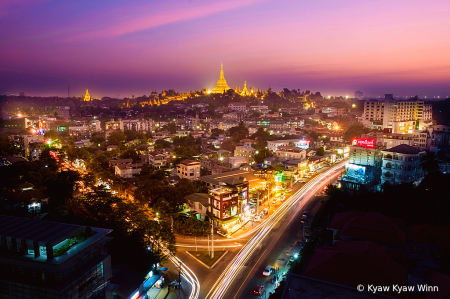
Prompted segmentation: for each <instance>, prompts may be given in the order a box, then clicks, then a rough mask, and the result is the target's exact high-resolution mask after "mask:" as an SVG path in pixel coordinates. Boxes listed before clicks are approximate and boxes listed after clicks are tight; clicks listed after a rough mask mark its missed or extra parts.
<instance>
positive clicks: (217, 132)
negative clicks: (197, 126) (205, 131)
mask: <svg viewBox="0 0 450 299" xmlns="http://www.w3.org/2000/svg"><path fill="white" fill-rule="evenodd" d="M224 132H225V131H224V130H221V129H217V128H214V129H211V136H210V137H211V138H216V137H218V136H219V135H220V134H223V133H224Z"/></svg>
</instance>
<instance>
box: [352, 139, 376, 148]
mask: <svg viewBox="0 0 450 299" xmlns="http://www.w3.org/2000/svg"><path fill="white" fill-rule="evenodd" d="M352 145H357V146H362V147H369V148H374V147H375V139H367V138H363V139H360V138H353V139H352Z"/></svg>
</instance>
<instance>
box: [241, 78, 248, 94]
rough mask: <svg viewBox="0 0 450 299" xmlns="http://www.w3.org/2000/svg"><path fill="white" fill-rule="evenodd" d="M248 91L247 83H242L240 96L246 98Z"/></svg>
mask: <svg viewBox="0 0 450 299" xmlns="http://www.w3.org/2000/svg"><path fill="white" fill-rule="evenodd" d="M248 94H249V93H248V90H247V81H244V89H242V92H241V95H242V96H246V95H248Z"/></svg>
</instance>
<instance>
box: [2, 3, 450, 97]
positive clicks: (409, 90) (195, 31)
mask: <svg viewBox="0 0 450 299" xmlns="http://www.w3.org/2000/svg"><path fill="white" fill-rule="evenodd" d="M0 11H1V13H0V25H1V26H2V28H10V29H9V30H5V31H3V32H1V33H0V37H1V40H2V41H1V43H2V53H3V55H2V56H1V58H0V63H1V65H2V68H0V82H2V83H0V93H1V94H4V93H6V92H10V93H19V92H25V94H27V95H43V96H45V95H49V96H50V95H59V96H66V95H67V86H68V85H70V90H71V96H81V95H83V94H84V92H85V90H86V88H88V89H89V90H90V93H91V94H92V96H93V97H94V98H100V97H102V96H112V97H115V96H131V95H135V96H140V95H143V94H147V95H148V94H149V93H150V92H151V91H153V90H157V91H161V90H163V89H166V90H167V89H175V90H176V91H178V92H186V91H188V90H201V89H203V88H208V89H212V88H213V87H214V86H215V84H216V82H217V79H218V76H219V67H220V64H221V63H223V65H224V72H225V77H226V78H227V82H228V84H229V86H230V87H231V88H235V87H236V86H238V87H240V88H242V87H243V85H244V81H247V87H249V88H250V87H253V88H255V90H256V89H258V88H260V89H263V90H265V89H267V88H268V87H271V88H272V89H274V90H281V89H282V88H285V87H286V88H289V89H301V90H303V91H304V90H307V89H308V90H311V91H320V92H321V93H322V95H324V96H327V95H353V94H354V92H355V91H356V90H362V91H364V94H365V95H369V96H381V95H383V94H385V93H393V94H395V95H398V96H414V95H419V96H422V97H424V96H427V98H433V97H435V96H436V97H437V96H440V98H441V99H442V98H445V97H448V96H449V95H450V86H449V84H448V82H449V81H450V58H449V57H448V55H446V49H447V48H448V46H449V45H450V41H449V40H448V38H446V35H445V34H446V30H445V28H449V26H450V20H448V18H446V14H447V13H448V12H449V11H450V4H449V3H448V2H445V1H439V0H435V1H431V2H428V3H427V4H426V5H425V4H422V3H421V1H408V2H406V1H394V2H392V1H391V2H388V1H378V2H376V3H364V4H361V3H358V2H356V1H353V0H348V1H341V2H340V3H333V2H329V1H318V2H314V3H309V2H304V1H301V2H297V1H296V2H294V1H283V2H281V3H278V2H277V3H275V2H274V1H258V0H252V1H227V2H225V1H215V2H212V3H211V2H206V1H165V2H152V3H151V4H149V3H146V2H143V1H135V2H134V3H133V4H132V5H124V4H121V3H119V2H118V1H108V2H106V1H100V2H96V3H95V4H92V3H90V2H87V1H79V2H76V3H65V4H63V5H61V4H59V3H58V4H56V3H54V2H51V1H46V0H42V1H39V2H36V1H28V0H23V1H19V2H17V1H3V2H2V4H0Z"/></svg>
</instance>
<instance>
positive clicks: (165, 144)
mask: <svg viewBox="0 0 450 299" xmlns="http://www.w3.org/2000/svg"><path fill="white" fill-rule="evenodd" d="M171 146H172V143H170V142H169V141H166V140H164V139H158V140H156V141H155V149H158V148H167V147H171Z"/></svg>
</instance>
